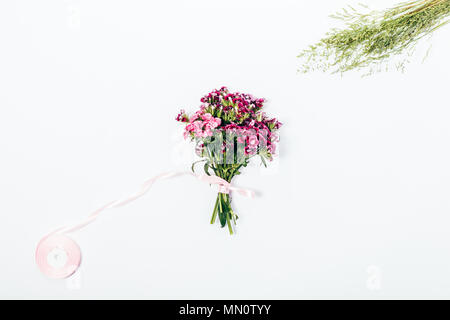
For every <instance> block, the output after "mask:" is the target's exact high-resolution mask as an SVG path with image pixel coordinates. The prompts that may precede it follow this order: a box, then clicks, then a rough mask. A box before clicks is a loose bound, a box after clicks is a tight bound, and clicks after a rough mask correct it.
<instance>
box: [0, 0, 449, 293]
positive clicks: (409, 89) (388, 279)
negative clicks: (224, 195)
mask: <svg viewBox="0 0 450 320" xmlns="http://www.w3.org/2000/svg"><path fill="white" fill-rule="evenodd" d="M349 3H352V2H349V1H348V0H340V1H336V0H333V1H331V0H329V1H325V0H322V1H300V0H284V1H281V0H277V1H263V0H255V1H242V0H227V1H212V0H204V1H200V0H197V1H193V0H191V1H106V0H105V1H98V0H90V1H81V0H70V1H69V0H66V1H62V0H61V1H57V0H54V1H31V0H29V1H23V0H22V1H2V2H1V4H0V150H1V151H0V152H1V158H0V159H1V160H0V164H1V165H0V194H1V199H0V215H1V216H0V217H1V221H0V252H1V256H0V259H1V260H0V298H161V299H166V298H167V299H169V298H170V299H178V298H194V299H215V298H224V299H228V298H234V299H240V298H255V299H256V298H273V299H282V298H288V299H291V298H296V299H300V298H449V297H450V275H449V268H450V257H449V254H450V253H449V241H450V234H449V231H448V230H449V224H450V200H449V199H450V198H449V192H450V166H449V163H450V149H449V142H450V126H449V120H450V108H449V105H448V97H449V79H450V76H449V73H448V72H449V70H450V69H449V66H450V60H449V59H448V57H449V54H450V43H449V42H448V38H449V35H450V27H449V26H447V27H444V28H443V29H441V30H440V31H438V32H437V33H436V35H435V36H434V37H433V38H432V40H431V41H428V40H426V43H425V44H424V48H419V51H418V53H417V55H416V56H415V57H414V59H415V60H414V61H413V63H412V64H410V65H409V66H408V68H407V71H406V73H404V74H402V73H398V72H395V71H393V72H387V73H380V74H376V75H374V76H371V77H367V78H361V77H360V74H357V73H356V74H355V73H354V74H348V75H345V76H344V77H340V76H339V75H335V76H332V75H328V74H320V73H319V74H310V75H301V74H298V73H297V68H298V66H299V61H298V59H297V58H296V55H297V54H298V53H299V52H300V51H301V50H302V49H303V48H305V47H306V46H307V45H309V44H311V43H313V42H315V41H317V40H319V39H320V38H321V36H323V35H324V33H325V32H326V31H327V30H328V29H329V28H330V27H333V26H336V23H335V22H334V21H332V20H330V19H329V18H328V15H329V14H331V13H333V12H335V11H337V10H338V9H340V8H342V7H343V6H345V5H346V4H349ZM365 3H367V4H369V5H374V6H375V8H383V7H386V6H391V5H394V4H395V3H396V1H394V0H392V1H378V0H377V1H373V0H367V1H365ZM430 43H432V44H433V47H432V50H431V52H430V55H429V57H428V59H426V60H425V62H424V63H422V62H421V60H422V57H423V51H424V50H425V51H426V49H427V48H428V46H429V44H430ZM222 85H226V86H228V87H229V88H230V89H231V90H232V91H243V92H248V93H252V94H254V95H256V96H260V97H265V98H267V99H268V103H267V112H268V113H269V114H271V115H273V116H276V117H278V118H279V119H280V121H282V122H283V123H284V127H283V128H282V131H281V142H280V157H279V161H278V163H274V164H273V166H272V168H270V169H268V170H260V169H259V164H258V163H256V164H254V166H253V167H251V168H247V169H246V170H245V172H244V174H243V175H242V176H241V177H239V178H238V179H236V183H237V184H239V185H241V186H245V187H253V188H254V189H257V190H258V191H260V193H261V194H262V196H261V197H259V198H257V199H255V200H250V199H246V198H242V197H239V196H237V195H236V196H235V197H234V201H233V204H234V208H235V210H236V211H237V213H238V214H239V216H240V219H239V221H238V234H237V235H236V236H233V237H230V236H229V235H228V234H227V230H226V229H220V228H219V227H218V226H217V225H215V226H211V225H210V224H209V219H210V215H211V213H212V208H213V205H214V201H215V194H216V191H215V188H210V187H209V186H208V185H205V184H202V183H200V182H198V181H196V180H194V179H192V178H191V177H182V178H177V179H173V180H171V181H163V182H160V183H158V184H156V185H155V186H154V187H153V189H152V190H151V191H150V192H149V194H148V195H146V196H145V197H143V198H141V199H140V200H138V201H137V202H135V203H133V204H130V205H129V206H127V207H123V208H121V209H115V210H110V211H108V212H106V213H105V214H104V215H103V216H102V217H101V218H100V219H99V220H97V221H96V222H95V223H94V224H92V225H90V226H88V227H86V228H85V229H83V230H82V231H80V232H78V233H76V234H74V235H73V238H74V239H75V240H76V241H77V242H78V243H79V244H80V246H81V248H82V251H83V264H82V268H81V271H80V273H79V274H78V275H77V278H74V279H72V280H70V281H69V282H67V281H65V280H50V279H47V278H45V277H44V276H43V275H42V274H41V273H40V272H39V270H38V268H37V267H36V265H35V263H34V251H35V248H36V244H37V242H38V241H39V239H40V238H41V237H42V236H43V235H44V234H46V233H47V232H50V231H51V230H52V229H54V228H56V227H58V226H60V225H63V224H66V223H68V222H71V221H77V220H79V219H81V218H84V217H86V216H87V215H88V214H89V213H90V212H91V211H92V210H94V209H96V208H97V207H99V206H101V205H103V204H104V203H106V202H109V201H110V200H114V199H116V198H117V197H118V196H121V195H123V194H126V193H127V192H129V191H134V190H135V188H136V187H138V186H139V185H140V183H141V182H143V181H144V180H145V179H147V178H149V177H151V176H153V175H156V174H158V173H160V172H163V171H166V170H172V169H188V167H189V165H190V161H191V160H190V159H188V157H186V156H184V155H182V154H183V152H182V151H183V150H186V148H187V150H190V149H191V148H192V146H190V145H184V144H183V142H181V133H180V130H181V128H180V126H179V124H178V123H176V122H175V121H174V117H175V116H176V114H177V112H178V110H179V109H180V108H181V107H184V108H185V109H187V110H189V111H195V110H196V109H197V108H198V106H199V104H200V102H199V99H200V97H201V96H202V95H203V94H205V93H207V92H209V91H210V90H211V89H214V88H219V87H221V86H222ZM183 148H184V149H183ZM71 281H72V282H71Z"/></svg>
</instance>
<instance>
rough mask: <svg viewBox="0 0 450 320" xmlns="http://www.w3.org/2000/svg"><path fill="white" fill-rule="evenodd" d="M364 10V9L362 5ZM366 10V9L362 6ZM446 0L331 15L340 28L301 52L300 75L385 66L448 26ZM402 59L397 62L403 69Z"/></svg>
mask: <svg viewBox="0 0 450 320" xmlns="http://www.w3.org/2000/svg"><path fill="white" fill-rule="evenodd" d="M364 7H365V6H364ZM365 8H367V7H365ZM449 15H450V0H419V1H410V2H406V3H402V4H400V5H398V6H396V7H393V8H390V9H387V10H384V11H381V12H380V11H371V12H368V13H361V12H359V11H358V10H356V9H354V8H353V7H349V9H348V10H347V9H344V10H343V11H342V12H339V13H337V14H335V15H333V16H332V17H333V18H336V19H340V20H343V21H344V22H345V24H346V28H344V29H333V30H331V31H330V32H328V33H327V34H326V36H325V38H323V39H322V40H320V41H319V42H318V43H316V44H315V45H312V46H310V47H309V48H308V49H306V50H304V51H303V52H302V53H301V54H300V55H299V56H298V57H299V58H301V60H302V65H301V67H300V70H299V71H300V72H303V73H307V72H310V71H314V70H322V71H331V72H333V73H343V72H346V71H350V70H355V69H367V68H368V69H369V73H371V72H373V71H374V70H376V69H375V67H376V66H378V67H380V66H382V65H386V67H388V64H389V63H388V62H389V59H391V58H393V57H394V56H398V55H401V54H404V53H407V52H410V51H411V50H413V49H414V47H415V45H416V44H417V42H418V41H419V40H420V39H422V38H423V37H425V36H428V35H431V34H432V33H433V32H434V31H435V30H436V29H438V28H439V27H441V26H443V25H444V24H446V23H448V17H449ZM406 60H407V59H406V58H405V59H402V61H401V62H399V63H397V65H396V66H397V68H400V69H403V67H404V63H405V62H406Z"/></svg>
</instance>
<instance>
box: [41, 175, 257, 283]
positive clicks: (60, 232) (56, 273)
mask: <svg viewBox="0 0 450 320" xmlns="http://www.w3.org/2000/svg"><path fill="white" fill-rule="evenodd" d="M182 175H191V176H194V177H196V178H197V179H199V180H200V181H203V182H206V183H208V184H215V185H218V187H219V190H218V191H219V193H225V194H229V193H230V192H231V191H235V192H237V193H239V194H240V195H242V196H244V197H250V198H253V197H254V196H255V193H254V191H252V190H249V189H244V188H239V187H235V186H232V185H231V183H229V182H228V181H226V180H224V179H222V178H220V177H218V176H213V175H211V176H208V175H206V174H195V173H191V172H187V171H183V172H166V173H162V174H160V175H157V176H155V177H153V178H151V179H148V180H147V181H145V182H144V183H143V184H142V185H141V188H140V189H139V190H138V191H137V192H136V193H134V194H132V195H130V196H128V197H125V198H123V199H119V200H115V201H111V202H109V203H107V204H105V205H104V206H102V207H100V208H98V209H97V210H95V211H94V212H92V213H91V214H90V215H89V216H88V217H87V218H86V219H84V220H82V221H81V222H79V223H77V224H75V225H72V226H63V227H60V228H58V229H56V230H54V231H52V232H50V233H49V234H47V235H46V236H45V237H43V238H42V239H41V241H40V242H39V244H38V247H37V249H36V263H37V264H38V266H39V268H40V269H41V271H42V272H43V273H44V274H46V275H47V276H49V277H52V278H65V277H68V276H70V275H71V274H72V273H73V272H74V267H75V270H76V268H78V266H79V264H80V262H81V253H80V250H79V248H78V246H75V245H71V246H67V245H64V243H63V240H64V238H63V237H61V236H64V235H65V234H68V233H72V232H75V231H77V230H80V229H81V228H84V227H85V226H87V225H88V224H90V223H92V222H94V221H95V220H96V219H97V217H98V216H99V215H100V213H102V212H103V211H105V210H107V209H112V208H119V207H122V206H124V205H126V204H128V203H130V202H132V201H134V200H136V199H138V198H140V197H142V196H143V195H144V194H146V193H147V191H148V190H150V188H151V186H152V185H153V183H155V182H156V181H158V180H165V179H170V178H173V177H177V176H182ZM64 237H65V238H68V237H66V236H64ZM61 239H62V240H61ZM68 239H70V238H68ZM68 239H66V240H64V242H65V243H69V242H71V241H73V240H71V239H70V240H71V241H70V240H68ZM52 247H53V248H58V249H61V250H65V251H66V253H67V255H68V256H69V257H78V259H73V260H72V261H70V263H71V265H70V266H67V265H66V266H64V267H63V268H62V269H64V270H66V271H64V270H62V269H55V268H54V267H51V266H49V265H48V263H47V256H46V255H48V253H49V251H50V250H51V249H52ZM76 261H78V264H77V265H76V263H75V262H76Z"/></svg>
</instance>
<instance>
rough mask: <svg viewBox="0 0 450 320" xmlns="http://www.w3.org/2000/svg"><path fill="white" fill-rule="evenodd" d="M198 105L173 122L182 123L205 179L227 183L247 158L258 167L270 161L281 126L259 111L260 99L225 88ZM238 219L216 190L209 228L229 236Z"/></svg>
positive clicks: (228, 196) (228, 201) (227, 200)
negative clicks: (216, 225)
mask: <svg viewBox="0 0 450 320" xmlns="http://www.w3.org/2000/svg"><path fill="white" fill-rule="evenodd" d="M200 101H201V102H202V105H201V106H200V109H199V110H198V111H197V112H195V113H194V114H193V115H190V116H189V115H188V114H187V113H186V112H185V111H184V110H181V112H180V113H179V114H178V116H177V118H176V120H177V121H179V122H182V123H183V124H184V125H185V127H184V137H185V139H190V140H191V141H193V142H195V144H196V148H195V151H196V153H197V155H198V156H199V157H201V160H199V161H196V162H194V163H193V164H192V171H194V169H195V165H196V164H197V163H200V162H202V163H203V170H204V172H205V174H206V175H212V174H214V175H215V176H217V177H219V178H221V179H223V180H225V181H226V182H228V183H231V180H232V179H233V177H235V176H236V175H239V174H240V173H241V172H240V170H241V169H242V168H243V167H246V166H247V165H248V163H249V161H250V159H251V158H253V157H255V156H259V157H260V159H261V162H262V164H264V165H266V161H270V160H272V158H273V155H274V153H275V150H276V144H277V142H278V135H277V130H278V129H279V128H280V126H281V123H280V122H278V120H277V119H275V118H269V117H268V116H267V115H266V114H265V112H263V111H262V108H263V104H264V102H265V100H264V99H260V98H255V97H254V96H252V95H250V94H245V93H239V92H235V93H231V92H229V91H228V89H227V88H226V87H222V88H221V89H219V90H213V91H212V92H210V93H208V94H207V95H205V96H204V97H203V98H201V100H200ZM237 219H238V216H237V215H236V214H235V213H234V211H233V209H232V207H231V194H230V193H229V192H228V191H226V190H225V191H224V190H220V189H219V193H218V195H217V199H216V203H215V205H214V209H213V214H212V218H211V224H214V223H215V222H216V221H217V220H219V223H220V226H221V227H222V228H224V227H225V226H227V227H228V230H229V232H230V234H233V227H234V226H235V225H236V220H237Z"/></svg>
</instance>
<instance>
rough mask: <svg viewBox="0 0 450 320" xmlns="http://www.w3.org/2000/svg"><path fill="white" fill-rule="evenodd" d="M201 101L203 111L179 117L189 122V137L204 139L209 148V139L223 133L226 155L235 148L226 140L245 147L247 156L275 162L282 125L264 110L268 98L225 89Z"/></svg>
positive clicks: (187, 130) (182, 113) (186, 134)
mask: <svg viewBox="0 0 450 320" xmlns="http://www.w3.org/2000/svg"><path fill="white" fill-rule="evenodd" d="M200 101H201V102H202V105H201V106H200V109H199V110H198V111H197V112H195V113H194V114H193V115H192V116H191V117H189V116H188V115H187V114H186V112H185V111H184V110H181V112H180V113H179V114H178V116H177V118H176V120H177V121H179V122H183V123H186V127H185V131H184V137H185V138H191V139H195V140H201V142H202V143H203V146H206V145H207V141H206V140H205V139H206V138H211V137H212V136H213V135H214V134H217V133H219V134H221V135H223V136H224V139H223V146H222V152H225V150H226V149H227V148H228V149H229V148H230V147H231V146H229V145H226V143H227V142H226V141H228V143H229V142H230V141H237V143H238V144H240V145H243V146H244V153H245V155H246V156H251V155H256V154H259V155H261V156H262V157H263V156H264V157H265V158H266V159H269V160H271V157H272V155H273V154H274V153H275V150H276V143H277V142H278V135H277V133H276V131H277V130H278V129H279V128H280V127H281V123H280V122H279V121H278V120H277V119H275V118H269V117H267V115H266V114H265V113H264V112H262V111H261V109H262V107H263V103H264V102H265V99H260V98H255V97H254V96H252V95H250V94H245V93H239V92H236V93H230V92H229V91H228V89H227V88H226V87H222V88H220V89H219V90H213V91H212V92H210V93H208V94H207V95H205V96H204V97H203V98H201V100H200ZM230 137H231V139H230ZM221 143H222V142H221Z"/></svg>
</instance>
